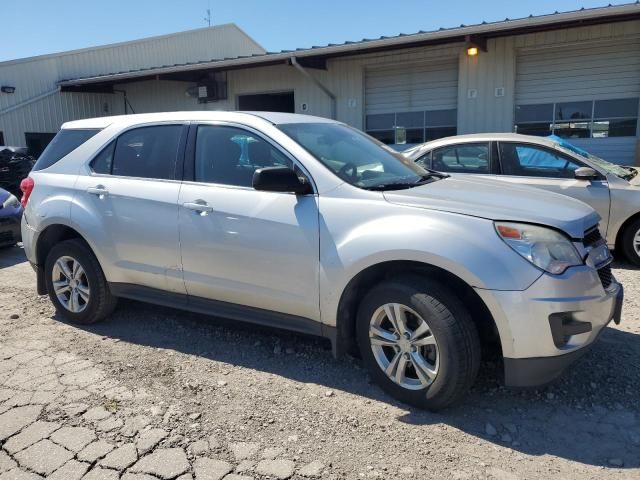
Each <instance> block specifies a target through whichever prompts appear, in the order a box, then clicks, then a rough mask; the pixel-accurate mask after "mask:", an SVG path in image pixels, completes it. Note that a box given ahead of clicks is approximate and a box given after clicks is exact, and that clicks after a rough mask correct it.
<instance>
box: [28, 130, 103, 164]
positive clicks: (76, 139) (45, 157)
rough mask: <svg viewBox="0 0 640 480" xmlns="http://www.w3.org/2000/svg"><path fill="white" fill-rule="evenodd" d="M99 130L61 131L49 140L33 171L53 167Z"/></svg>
mask: <svg viewBox="0 0 640 480" xmlns="http://www.w3.org/2000/svg"><path fill="white" fill-rule="evenodd" d="M99 131H100V130H99V129H82V130H80V129H78V130H75V129H63V130H60V131H59V132H58V134H57V135H56V136H55V137H54V138H53V140H51V143H49V145H47V148H45V149H44V152H42V155H40V157H39V158H38V161H37V162H36V164H35V165H34V166H33V170H34V171H37V170H44V169H45V168H49V167H50V166H52V165H54V164H55V163H57V162H58V161H60V160H61V159H63V158H64V157H66V156H67V155H69V154H70V153H71V152H73V151H74V150H75V149H76V148H78V147H79V146H80V145H82V144H83V143H85V142H86V141H87V140H89V139H90V138H91V137H93V136H94V135H95V134H96V133H98V132H99Z"/></svg>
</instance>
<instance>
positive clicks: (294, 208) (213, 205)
mask: <svg viewBox="0 0 640 480" xmlns="http://www.w3.org/2000/svg"><path fill="white" fill-rule="evenodd" d="M192 128H193V129H196V131H195V135H191V137H192V138H191V139H190V142H191V144H192V148H189V151H192V152H193V153H192V158H191V159H189V158H187V160H186V161H187V162H189V161H193V173H192V175H191V178H188V179H185V182H184V183H183V186H182V189H181V192H180V200H179V205H180V213H179V226H180V246H181V252H182V267H183V271H184V281H185V286H186V290H187V293H188V294H189V295H190V296H194V297H200V298H204V299H210V300H218V301H222V302H228V303H231V304H239V305H244V306H250V307H255V308H259V309H264V310H270V311H274V312H279V313H285V314H289V315H295V316H299V317H305V318H309V319H313V320H319V316H320V315H319V305H318V302H319V291H318V268H319V253H318V252H319V231H318V204H317V197H316V196H315V195H298V196H296V195H294V194H289V193H277V192H260V191H256V190H254V189H253V188H252V178H253V172H254V171H255V170H256V169H258V168H261V167H268V166H275V165H288V166H293V162H292V159H291V158H290V157H289V156H288V155H287V154H285V153H284V152H283V151H281V150H280V149H279V148H277V147H276V146H274V145H273V144H271V143H270V142H269V141H267V140H266V139H265V138H263V137H262V136H261V135H259V134H257V133H256V132H254V131H251V130H248V129H245V128H241V127H239V126H232V125H222V124H216V125H213V124H203V125H199V126H195V125H194V126H192ZM193 137H195V138H193ZM189 180H190V181H189Z"/></svg>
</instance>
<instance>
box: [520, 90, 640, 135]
mask: <svg viewBox="0 0 640 480" xmlns="http://www.w3.org/2000/svg"><path fill="white" fill-rule="evenodd" d="M515 120H516V121H515V126H516V131H517V132H518V133H522V134H524V135H537V136H548V135H557V136H559V137H562V138H606V137H635V136H636V133H637V128H638V98H623V99H615V100H593V101H592V100H588V101H580V102H558V103H545V104H538V105H518V106H517V107H516V115H515Z"/></svg>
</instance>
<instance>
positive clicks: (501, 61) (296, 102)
mask: <svg viewBox="0 0 640 480" xmlns="http://www.w3.org/2000/svg"><path fill="white" fill-rule="evenodd" d="M190 35H200V36H205V35H211V36H212V37H211V38H212V40H211V45H206V46H205V45H202V43H203V42H201V41H198V42H193V41H189V40H186V39H187V38H188V37H189V36H190ZM213 36H216V37H215V38H216V40H215V41H214V40H213ZM182 37H184V38H185V43H184V44H183V48H174V47H169V45H170V44H171V43H172V42H178V40H179V39H182ZM292 41H295V40H292ZM144 42H150V43H149V47H148V48H149V49H150V51H152V52H153V53H154V54H153V55H149V57H148V58H147V56H145V58H144V60H141V59H140V55H138V56H135V55H132V54H129V53H127V52H128V49H129V48H134V47H133V46H132V45H138V44H139V43H144ZM161 42H165V43H161ZM196 43H197V45H196ZM207 47H208V48H210V49H211V50H210V52H211V53H209V55H208V57H209V58H211V59H212V60H206V61H199V60H202V59H203V57H204V56H205V54H206V53H207V52H205V51H204V49H206V48H207ZM469 47H476V48H477V49H478V54H477V55H475V56H471V55H469V51H468V49H469ZM639 47H640V4H638V3H635V4H629V5H624V6H610V7H603V8H596V9H587V10H584V9H583V10H580V11H575V12H568V13H560V14H551V15H545V16H539V17H528V18H524V19H517V20H504V21H501V22H495V23H483V24H480V25H473V26H461V27H457V28H451V29H440V30H437V31H433V32H419V33H416V34H411V35H400V36H397V37H388V38H380V39H374V40H362V41H360V42H348V43H344V44H338V45H328V46H324V47H314V48H310V49H299V50H294V51H285V52H278V53H265V52H264V51H263V50H262V49H261V47H260V46H259V45H257V44H256V43H255V42H253V41H252V40H251V39H249V38H248V37H246V35H244V34H243V33H242V32H241V31H240V30H239V29H237V27H234V26H231V25H230V26H223V27H216V28H213V29H203V30H199V31H194V32H187V33H184V34H178V35H176V36H173V37H172V36H169V37H160V39H149V40H146V41H142V42H132V43H131V44H124V45H115V46H108V47H100V48H97V49H87V50H83V51H81V53H75V52H69V53H65V54H60V55H57V56H52V58H51V59H49V57H44V58H43V57H38V58H36V59H27V60H17V61H14V62H5V63H0V84H2V85H5V84H6V82H7V81H11V82H13V84H14V85H15V87H16V93H15V94H0V131H3V132H4V135H5V142H6V143H14V144H16V143H17V144H25V142H26V141H28V139H25V135H26V133H28V132H42V133H47V134H49V135H50V134H52V133H54V132H55V131H56V129H57V128H58V127H59V125H60V122H61V121H62V120H66V119H68V118H80V117H84V116H92V115H105V114H107V115H108V114H115V113H123V111H124V107H123V105H124V104H123V96H124V94H125V93H123V92H126V98H127V100H128V102H129V103H128V107H127V112H128V113H130V112H131V111H135V112H136V113H141V112H151V111H167V110H195V109H204V110H220V109H225V110H229V109H243V110H281V111H293V112H298V113H308V114H313V115H320V116H327V117H333V118H337V119H338V120H341V121H344V122H346V123H349V124H351V125H353V126H355V127H357V128H360V129H363V130H365V131H367V132H369V133H370V134H371V135H373V136H375V137H377V138H379V139H381V140H383V141H385V142H386V143H390V144H398V143H399V144H411V143H418V142H422V141H426V140H429V139H433V138H437V137H441V136H446V135H452V134H456V133H459V134H462V133H474V132H491V131H500V132H502V131H514V130H515V131H518V132H521V133H531V134H538V135H549V134H556V135H560V136H563V137H567V138H570V139H571V141H572V142H573V143H575V144H577V145H579V146H582V147H584V148H586V149H588V150H590V151H592V152H593V153H595V154H598V155H601V156H603V157H604V158H607V159H609V160H611V161H614V162H616V163H622V164H638V163H640V153H639V150H640V147H639V144H640V142H639V139H640V125H639V122H638V115H639V113H638V112H639V110H640V48H639ZM196 49H199V51H197V52H196ZM80 54H81V55H86V57H84V58H86V60H81V61H77V60H78V59H79V58H80V57H76V62H66V63H65V62H64V61H62V60H57V59H58V58H65V56H66V55H69V56H73V55H80ZM118 55H122V56H123V57H124V58H123V59H120V58H118ZM53 58H55V59H56V60H55V63H56V65H62V64H65V65H66V64H73V67H65V68H62V67H59V66H55V68H54V66H51V65H49V64H48V63H47V64H45V63H44V62H45V60H47V61H51V62H54V60H53ZM84 62H86V63H88V64H90V65H86V66H85V65H84ZM24 64H29V65H31V67H30V68H32V70H31V71H29V72H27V69H26V67H21V66H22V65H24ZM20 68H22V69H23V70H22V71H20V72H18V71H17V70H18V69H20ZM83 68H84V69H83ZM38 69H42V70H46V80H43V81H42V82H41V83H40V84H38V85H37V86H36V85H31V84H30V81H31V80H30V78H31V77H33V76H36V74H35V72H36V71H37V70H38ZM12 72H13V73H12ZM16 72H17V73H16ZM114 72H115V73H114ZM12 74H13V77H9V75H12ZM38 75H40V76H42V75H41V74H38ZM22 82H24V83H25V85H22ZM56 82H57V83H56ZM36 87H37V88H36ZM56 87H57V88H59V89H60V91H61V92H60V93H53V94H51V95H53V97H52V98H55V99H56V100H55V101H53V100H52V99H49V100H48V101H47V102H45V103H43V102H42V101H40V100H38V99H37V98H38V96H39V95H40V94H46V93H47V92H49V91H53V90H54V88H56ZM20 89H25V91H28V93H27V94H25V95H24V96H23V97H21V98H22V100H21V102H22V104H20V102H19V101H14V100H13V99H12V100H8V99H7V97H8V96H9V97H10V96H11V95H16V94H18V93H19V91H20ZM47 98H48V97H47ZM28 99H35V100H34V101H33V102H31V103H27V104H26V105H25V104H24V103H25V100H28ZM64 99H66V100H64ZM52 103H55V105H52ZM61 105H67V107H66V110H64V112H58V111H57V110H56V111H55V113H52V112H51V110H52V109H56V108H57V109H61V108H63V107H61Z"/></svg>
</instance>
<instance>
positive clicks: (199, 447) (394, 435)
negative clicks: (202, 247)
mask: <svg viewBox="0 0 640 480" xmlns="http://www.w3.org/2000/svg"><path fill="white" fill-rule="evenodd" d="M615 274H616V276H617V278H618V279H619V280H621V281H622V282H623V283H624V284H625V288H626V301H625V306H624V313H623V321H622V324H621V325H620V326H612V327H611V328H609V329H608V330H607V331H606V332H605V334H604V335H603V336H602V338H601V341H600V342H599V343H598V345H597V346H596V347H594V348H593V350H592V351H591V352H590V353H589V354H588V355H587V356H586V357H584V358H583V359H582V360H581V361H580V362H579V363H578V364H577V365H576V366H575V367H574V368H573V369H571V370H570V371H569V372H567V374H566V375H565V376H564V377H562V379H561V380H559V381H558V382H557V383H555V384H553V385H551V386H548V387H545V388H542V389H537V390H534V389H529V390H517V389H505V388H503V387H501V386H500V385H499V383H498V376H499V371H498V369H499V365H497V364H494V363H491V362H486V363H484V364H483V368H482V372H483V373H482V374H481V377H480V378H479V379H478V382H477V384H476V386H475V387H474V389H473V391H472V392H471V394H470V395H469V396H468V397H467V398H466V400H465V401H464V402H462V403H461V404H459V405H457V406H456V407H454V408H451V409H449V410H447V411H445V412H443V413H440V414H432V413H428V412H424V411H419V410H414V409H411V408H409V407H407V406H406V405H402V404H400V403H398V402H396V401H394V400H393V399H391V398H390V397H388V396H386V395H385V394H383V393H382V392H381V391H380V390H379V389H378V388H377V387H376V386H374V385H372V384H370V383H369V381H368V378H367V374H366V372H365V371H364V370H363V367H362V366H361V364H360V362H359V361H358V360H355V359H351V358H347V359H343V360H340V361H336V360H334V359H333V358H332V356H331V351H330V349H329V345H327V344H325V343H324V342H323V341H321V340H319V339H315V338H309V337H304V336H300V335H294V334H291V333H287V332H277V331H273V330H265V329H260V328H256V327H253V326H246V325H245V326H242V325H237V324H234V323H233V322H228V321H224V320H219V319H215V318H209V317H204V316H200V315H194V314H190V313H184V312H180V311H177V310H172V309H167V308H160V307H154V306H149V305H145V304H141V303H137V302H125V301H123V302H122V303H121V304H120V307H119V308H118V310H117V311H116V313H115V314H114V316H113V317H112V318H111V319H110V320H108V321H107V322H104V323H102V324H98V325H93V326H88V327H78V326H72V325H68V324H65V323H63V322H61V321H59V320H57V319H56V318H55V316H54V310H53V307H52V306H51V304H50V303H49V300H48V299H47V298H46V297H38V296H37V295H36V294H35V275H34V274H33V272H32V271H31V269H30V267H29V266H28V264H27V263H26V262H25V260H24V256H23V253H22V250H21V249H20V248H13V249H5V250H1V251H0V286H1V287H0V447H1V449H0V480H8V479H17V480H22V479H32V478H33V479H35V478H41V477H46V476H49V478H52V479H64V480H73V479H80V478H87V479H117V478H122V479H123V480H136V479H139V480H144V479H147V480H149V479H157V478H162V479H166V480H168V479H173V478H180V479H181V480H184V479H191V478H196V479H222V478H225V479H227V480H242V479H250V478H255V479H268V478H269V479H275V478H281V479H285V478H294V479H303V478H313V477H316V478H330V479H343V478H344V479H352V478H353V479H356V478H405V479H411V478H415V479H430V478H434V479H435V478H438V479H440V478H452V479H458V480H461V479H498V480H511V479H553V478H576V479H592V478H593V479H596V478H598V479H601V478H604V477H606V478H615V479H638V478H640V271H638V270H635V269H632V268H631V267H629V266H626V265H617V268H615Z"/></svg>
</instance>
